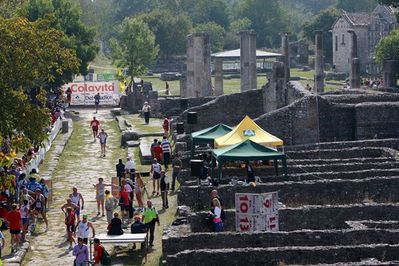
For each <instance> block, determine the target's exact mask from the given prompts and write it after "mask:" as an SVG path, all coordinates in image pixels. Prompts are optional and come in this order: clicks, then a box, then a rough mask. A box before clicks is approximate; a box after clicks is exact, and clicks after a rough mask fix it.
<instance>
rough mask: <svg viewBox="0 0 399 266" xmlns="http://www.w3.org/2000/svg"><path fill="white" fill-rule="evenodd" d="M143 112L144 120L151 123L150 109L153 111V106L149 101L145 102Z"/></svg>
mask: <svg viewBox="0 0 399 266" xmlns="http://www.w3.org/2000/svg"><path fill="white" fill-rule="evenodd" d="M142 111H143V114H144V120H145V123H146V124H148V123H150V111H151V106H150V105H149V104H148V102H144V106H143V110H142Z"/></svg>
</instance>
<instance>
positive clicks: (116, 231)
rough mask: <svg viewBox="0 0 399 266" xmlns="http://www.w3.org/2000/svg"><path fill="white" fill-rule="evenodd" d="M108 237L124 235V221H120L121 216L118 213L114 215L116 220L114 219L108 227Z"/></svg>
mask: <svg viewBox="0 0 399 266" xmlns="http://www.w3.org/2000/svg"><path fill="white" fill-rule="evenodd" d="M108 235H110V236H119V235H123V230H122V220H121V219H119V214H118V213H117V212H115V213H114V218H112V220H111V223H110V224H109V225H108Z"/></svg>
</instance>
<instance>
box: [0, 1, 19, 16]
mask: <svg viewBox="0 0 399 266" xmlns="http://www.w3.org/2000/svg"><path fill="white" fill-rule="evenodd" d="M23 2H24V0H0V17H3V18H10V17H12V16H13V15H14V14H15V13H17V11H18V10H19V9H20V8H21V7H22V4H23Z"/></svg>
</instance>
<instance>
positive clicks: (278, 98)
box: [264, 62, 287, 113]
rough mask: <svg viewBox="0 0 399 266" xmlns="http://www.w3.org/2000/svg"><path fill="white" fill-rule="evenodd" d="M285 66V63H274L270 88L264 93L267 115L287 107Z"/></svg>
mask: <svg viewBox="0 0 399 266" xmlns="http://www.w3.org/2000/svg"><path fill="white" fill-rule="evenodd" d="M286 88H287V86H286V83H285V66H284V63H283V62H274V63H273V70H272V75H271V78H270V81H269V87H268V88H266V89H265V91H264V103H265V104H264V111H265V113H268V112H271V111H274V110H276V109H278V108H281V107H283V106H285V105H286V94H287V93H286V91H287V90H286Z"/></svg>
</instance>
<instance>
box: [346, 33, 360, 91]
mask: <svg viewBox="0 0 399 266" xmlns="http://www.w3.org/2000/svg"><path fill="white" fill-rule="evenodd" d="M348 32H349V33H350V35H351V53H350V62H351V64H350V68H349V79H350V86H351V88H352V89H358V88H360V60H359V58H358V55H357V36H356V33H355V32H354V31H353V30H348Z"/></svg>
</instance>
